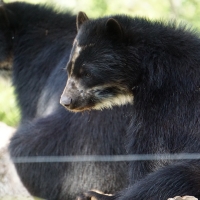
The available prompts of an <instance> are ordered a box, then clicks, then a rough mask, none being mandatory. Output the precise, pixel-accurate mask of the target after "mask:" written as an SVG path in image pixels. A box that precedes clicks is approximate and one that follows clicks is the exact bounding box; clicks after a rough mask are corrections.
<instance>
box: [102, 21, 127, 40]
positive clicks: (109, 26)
mask: <svg viewBox="0 0 200 200" xmlns="http://www.w3.org/2000/svg"><path fill="white" fill-rule="evenodd" d="M106 31H107V33H108V34H109V35H110V36H112V38H115V39H122V38H123V36H124V32H123V29H122V27H121V25H120V23H119V22H118V21H117V20H116V19H114V18H110V19H108V20H107V22H106Z"/></svg>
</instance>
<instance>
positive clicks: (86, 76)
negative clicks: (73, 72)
mask: <svg viewBox="0 0 200 200" xmlns="http://www.w3.org/2000/svg"><path fill="white" fill-rule="evenodd" d="M84 77H85V78H91V77H92V75H91V74H90V73H88V72H85V73H84Z"/></svg>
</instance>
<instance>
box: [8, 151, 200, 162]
mask: <svg viewBox="0 0 200 200" xmlns="http://www.w3.org/2000/svg"><path fill="white" fill-rule="evenodd" d="M197 159H200V153H179V154H134V155H82V156H31V157H13V158H12V160H13V162H14V163H54V162H56V163H64V162H123V161H124V162H125V161H144V160H197Z"/></svg>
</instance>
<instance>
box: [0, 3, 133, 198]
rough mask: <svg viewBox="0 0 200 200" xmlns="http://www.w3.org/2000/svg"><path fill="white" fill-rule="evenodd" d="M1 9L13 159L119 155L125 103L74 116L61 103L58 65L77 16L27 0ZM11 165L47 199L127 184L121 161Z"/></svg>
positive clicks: (65, 56) (66, 53)
mask: <svg viewBox="0 0 200 200" xmlns="http://www.w3.org/2000/svg"><path fill="white" fill-rule="evenodd" d="M4 11H5V13H6V15H7V16H9V22H10V23H11V22H15V23H14V26H12V27H8V31H10V32H11V33H12V34H14V35H12V34H11V35H7V34H5V35H6V36H7V38H8V40H9V41H12V42H11V46H12V49H11V50H10V51H11V52H8V53H7V52H6V51H4V50H3V49H1V51H0V55H3V54H4V53H5V54H8V55H9V54H10V53H11V54H13V60H14V62H13V84H14V86H15V92H16V96H17V100H18V104H19V107H20V109H21V114H22V115H21V123H20V126H19V128H18V130H17V132H16V134H15V136H14V137H13V138H12V139H11V143H10V154H11V157H21V156H22V157H28V156H63V155H118V154H125V153H126V151H125V148H124V135H125V132H126V131H125V129H126V127H127V124H128V123H129V119H130V117H128V116H126V113H127V110H128V109H129V108H126V107H123V108H120V109H119V108H114V109H113V110H112V111H111V110H109V111H104V112H97V111H92V112H90V113H84V114H81V113H77V114H76V115H75V114H73V113H70V112H68V111H66V110H65V109H64V108H63V107H62V106H61V105H60V104H59V98H60V96H61V93H62V90H63V88H64V86H65V82H66V79H67V76H66V74H65V72H64V71H63V68H65V66H66V63H67V60H68V59H69V54H70V49H71V46H72V42H73V39H74V37H75V35H76V20H75V17H74V16H72V15H71V14H69V13H68V12H66V13H58V12H57V11H53V10H52V9H50V8H47V7H44V6H38V5H31V4H26V3H10V4H5V5H4ZM2 23H6V22H5V21H3V22H2ZM1 27H2V26H1ZM4 31H5V29H1V31H0V34H2V35H3V34H4ZM12 37H14V39H13V38H12ZM0 42H6V41H5V40H4V41H0ZM6 44H7V43H5V44H4V45H5V46H6ZM8 44H10V43H9V42H8ZM9 46H10V45H9ZM4 49H5V48H4ZM11 64H12V63H11ZM15 166H16V169H17V172H18V174H19V176H20V178H21V180H22V182H23V184H24V185H25V187H26V188H27V189H28V191H29V192H30V193H31V194H32V195H34V196H37V197H41V198H44V199H48V200H65V199H66V200H70V199H75V197H76V195H77V194H80V193H82V192H83V191H85V190H90V189H93V188H94V189H98V190H101V191H103V192H107V193H113V192H116V191H117V190H119V189H122V188H123V187H124V186H125V185H126V182H127V178H126V175H127V163H126V162H118V163H109V162H107V163H101V162H85V163H78V162H75V163H73V162H72V163H18V164H17V163H15Z"/></svg>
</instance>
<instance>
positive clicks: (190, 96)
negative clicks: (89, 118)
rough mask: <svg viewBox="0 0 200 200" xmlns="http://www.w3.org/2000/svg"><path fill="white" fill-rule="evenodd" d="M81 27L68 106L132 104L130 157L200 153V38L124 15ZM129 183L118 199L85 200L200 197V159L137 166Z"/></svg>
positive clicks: (82, 19) (65, 97)
mask: <svg viewBox="0 0 200 200" xmlns="http://www.w3.org/2000/svg"><path fill="white" fill-rule="evenodd" d="M77 27H78V28H79V31H78V33H77V36H76V38H75V40H74V44H73V48H72V53H71V56H70V61H69V62H68V66H67V73H68V81H67V85H66V87H65V90H64V92H63V94H62V97H61V100H60V102H61V104H63V105H64V106H65V107H66V108H67V109H69V110H71V111H75V112H78V111H84V110H92V109H97V110H99V109H103V108H107V107H108V108H110V107H112V106H114V105H121V104H127V103H128V104H129V103H131V104H132V105H131V108H130V113H131V115H132V119H131V124H130V126H129V129H128V130H127V142H126V146H127V151H128V153H129V154H153V155H154V154H164V155H166V154H167V155H168V154H172V155H173V154H177V153H199V152H200V90H199V87H200V37H199V36H198V34H197V33H196V32H195V31H192V30H187V28H186V27H185V26H177V25H176V24H175V23H171V22H170V23H166V22H165V23H164V22H160V21H150V20H148V19H145V18H137V17H136V18H131V17H128V16H123V15H116V16H111V17H103V18H99V19H96V20H89V19H88V17H87V16H86V14H84V13H82V12H80V13H79V15H78V17H77ZM164 155H163V156H164ZM171 158H173V157H171ZM129 180H130V183H129V184H130V185H129V187H128V188H127V189H125V190H122V191H119V192H117V193H116V194H114V195H113V196H106V195H102V194H98V193H95V192H92V191H89V192H86V193H85V194H83V196H80V198H81V199H84V198H86V199H88V198H89V197H92V196H94V197H96V199H101V200H107V199H117V200H131V199H134V200H146V199H151V200H158V199H159V200H164V199H167V198H169V197H174V196H182V195H194V196H196V197H197V198H200V160H199V159H194V158H193V159H192V158H191V159H190V158H188V157H187V159H170V157H169V156H167V157H166V159H164V158H163V159H157V160H151V159H150V158H149V160H146V161H139V160H138V161H134V162H132V163H131V165H130V172H129Z"/></svg>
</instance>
